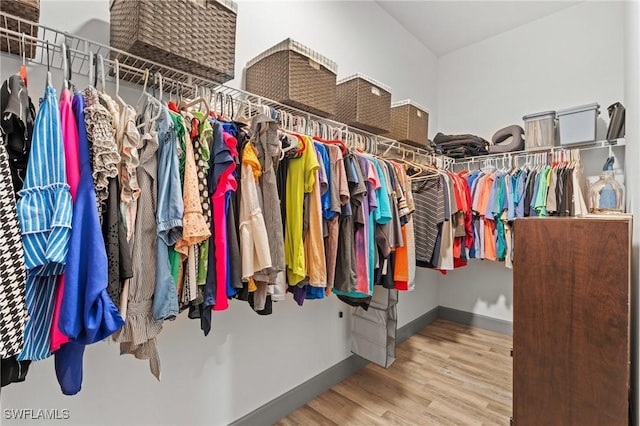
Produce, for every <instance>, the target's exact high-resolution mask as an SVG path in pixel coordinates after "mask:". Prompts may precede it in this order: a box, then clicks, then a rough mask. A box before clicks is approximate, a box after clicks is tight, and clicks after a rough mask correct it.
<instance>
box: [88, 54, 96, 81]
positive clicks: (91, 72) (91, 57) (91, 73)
mask: <svg viewBox="0 0 640 426" xmlns="http://www.w3.org/2000/svg"><path fill="white" fill-rule="evenodd" d="M95 62H96V60H95V55H94V53H93V52H92V51H89V84H90V85H91V84H92V83H93V85H94V87H95V82H94V81H93V80H94V76H95V73H96V70H95V66H96V65H95Z"/></svg>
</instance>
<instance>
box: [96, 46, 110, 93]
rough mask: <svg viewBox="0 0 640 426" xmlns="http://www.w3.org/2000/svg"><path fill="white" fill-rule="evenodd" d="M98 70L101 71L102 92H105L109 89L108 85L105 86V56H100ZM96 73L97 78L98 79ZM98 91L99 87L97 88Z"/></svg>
mask: <svg viewBox="0 0 640 426" xmlns="http://www.w3.org/2000/svg"><path fill="white" fill-rule="evenodd" d="M98 69H99V71H100V80H99V81H100V84H101V86H102V90H101V91H102V92H104V91H105V90H106V88H107V85H106V84H105V75H104V56H102V55H98ZM97 74H98V73H96V77H97ZM96 89H97V87H96Z"/></svg>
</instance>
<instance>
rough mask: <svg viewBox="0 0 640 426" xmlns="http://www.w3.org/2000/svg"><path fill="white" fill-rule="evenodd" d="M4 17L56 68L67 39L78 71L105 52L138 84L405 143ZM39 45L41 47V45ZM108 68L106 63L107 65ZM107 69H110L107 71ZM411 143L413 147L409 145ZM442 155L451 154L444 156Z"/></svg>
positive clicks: (2, 36)
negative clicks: (202, 94)
mask: <svg viewBox="0 0 640 426" xmlns="http://www.w3.org/2000/svg"><path fill="white" fill-rule="evenodd" d="M0 19H1V20H2V23H3V24H4V27H3V28H0V41H4V40H6V42H7V46H8V47H9V49H10V46H11V42H12V41H13V42H14V43H15V42H17V43H20V42H21V40H24V41H25V44H26V45H27V46H29V47H28V48H29V49H33V47H31V45H35V47H36V50H35V56H34V58H32V59H30V60H29V61H30V62H31V63H37V64H40V65H43V66H47V65H48V63H50V66H51V67H52V68H57V69H62V68H63V66H64V65H63V58H62V49H61V47H60V45H61V43H65V44H66V46H67V50H69V52H70V56H71V61H70V63H69V67H70V69H71V70H72V72H73V74H74V75H83V76H88V75H89V56H90V53H91V52H93V53H94V54H95V55H96V57H97V56H98V55H102V57H103V58H104V62H105V64H106V65H107V67H108V68H109V71H108V73H109V74H110V75H111V76H112V77H113V75H114V72H113V70H114V64H115V59H117V60H118V62H119V68H120V80H124V81H129V82H131V83H134V84H138V85H142V84H143V82H144V76H145V73H146V72H147V71H148V72H149V73H151V74H153V73H160V74H161V75H162V80H163V85H164V87H167V88H168V91H167V93H175V91H179V90H182V91H183V92H182V93H183V94H185V93H186V94H195V93H196V91H197V89H198V90H199V89H201V88H206V89H208V90H210V91H211V92H215V93H222V94H223V95H228V96H230V97H231V98H232V99H233V100H234V102H237V103H243V102H244V103H245V104H246V103H247V102H248V103H251V104H252V105H256V106H263V105H267V106H269V107H271V108H274V109H276V110H280V111H285V112H287V113H289V114H292V115H296V116H300V117H304V118H306V121H307V125H308V129H311V123H312V121H315V122H318V123H323V124H325V125H327V126H331V127H337V128H340V129H343V131H345V132H347V133H349V132H351V133H354V134H356V135H361V136H364V137H365V138H369V139H370V140H371V141H374V142H375V144H374V145H375V146H374V147H373V151H374V152H377V151H378V147H377V145H378V144H380V143H381V142H385V143H396V144H401V143H400V142H397V141H395V140H392V139H389V138H385V137H383V136H379V135H374V134H372V133H369V132H366V131H364V130H360V129H357V128H353V127H350V126H348V125H346V124H344V123H339V122H337V121H334V120H330V119H327V118H323V117H319V116H316V115H313V114H310V113H308V112H305V111H301V110H299V109H296V108H293V107H290V106H288V105H284V104H281V103H279V102H276V101H273V100H271V99H268V98H265V97H262V96H258V95H255V94H253V93H249V92H247V91H244V90H240V89H234V88H231V87H228V86H225V85H223V84H220V83H217V82H215V81H212V80H209V79H208V78H205V77H201V76H198V75H195V74H191V73H188V72H185V71H181V70H177V69H175V68H172V67H169V66H166V65H162V64H159V63H157V62H154V61H150V60H148V59H144V58H141V57H139V56H136V55H132V54H131V53H128V52H125V51H122V50H119V49H116V48H113V47H111V46H107V45H105V44H102V43H98V42H96V41H92V40H89V39H87V38H84V37H80V36H77V35H73V34H69V33H64V32H62V31H59V30H56V29H54V28H51V27H47V26H46V25H41V24H38V23H35V22H31V21H28V20H25V19H23V18H20V17H16V16H13V15H10V14H8V13H6V12H0ZM9 23H13V24H14V25H12V27H14V28H15V27H17V31H16V30H11V29H9V27H10V25H9ZM35 28H38V36H37V37H34V36H31V35H28V34H32V33H33V32H34V31H33V30H34V29H35ZM47 42H48V45H49V55H48V56H49V57H50V59H48V58H47V53H46V50H47ZM38 47H39V49H38ZM9 53H12V54H20V52H11V51H10V52H9ZM105 68H106V67H105ZM105 72H106V71H105ZM407 147H410V146H409V145H407ZM410 149H411V150H415V151H416V152H417V153H419V154H423V155H429V152H428V151H427V150H423V149H420V148H415V147H410ZM441 157H442V158H447V159H448V158H449V157H446V156H441Z"/></svg>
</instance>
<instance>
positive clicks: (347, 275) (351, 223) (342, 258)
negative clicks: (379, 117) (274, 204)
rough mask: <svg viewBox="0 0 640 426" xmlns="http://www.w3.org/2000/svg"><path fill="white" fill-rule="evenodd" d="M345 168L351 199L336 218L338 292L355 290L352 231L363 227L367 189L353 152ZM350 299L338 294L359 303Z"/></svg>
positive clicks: (347, 157)
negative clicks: (363, 208) (337, 229)
mask: <svg viewBox="0 0 640 426" xmlns="http://www.w3.org/2000/svg"><path fill="white" fill-rule="evenodd" d="M344 167H345V173H346V176H347V183H348V184H349V193H350V198H349V203H347V204H346V205H344V206H342V213H341V214H340V219H339V221H340V222H339V224H340V231H339V234H338V255H337V257H336V273H335V280H334V288H335V289H336V290H338V291H341V292H354V291H356V290H357V272H356V265H357V263H356V252H355V232H356V228H357V227H360V226H364V223H363V220H364V217H363V215H362V203H363V202H364V198H365V196H366V194H367V189H366V185H365V181H364V175H363V173H362V169H361V168H360V162H359V161H357V160H356V159H355V157H354V156H353V154H351V153H349V154H347V155H346V156H345V157H344ZM354 172H355V174H354ZM358 213H360V215H359V217H360V218H361V220H360V221H357V220H356V218H357V217H358ZM339 297H340V296H339ZM351 299H353V298H349V297H346V296H345V297H340V300H342V301H343V302H345V303H348V304H350V305H352V306H359V305H353V304H352V303H349V300H351ZM367 306H368V305H367Z"/></svg>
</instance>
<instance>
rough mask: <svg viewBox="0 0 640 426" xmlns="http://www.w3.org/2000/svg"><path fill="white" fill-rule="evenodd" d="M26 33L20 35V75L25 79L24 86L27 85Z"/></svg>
mask: <svg viewBox="0 0 640 426" xmlns="http://www.w3.org/2000/svg"><path fill="white" fill-rule="evenodd" d="M25 39H26V34H25V33H22V34H21V35H20V50H21V51H22V65H20V72H19V74H20V77H22V81H24V87H27V43H26V41H25Z"/></svg>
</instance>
